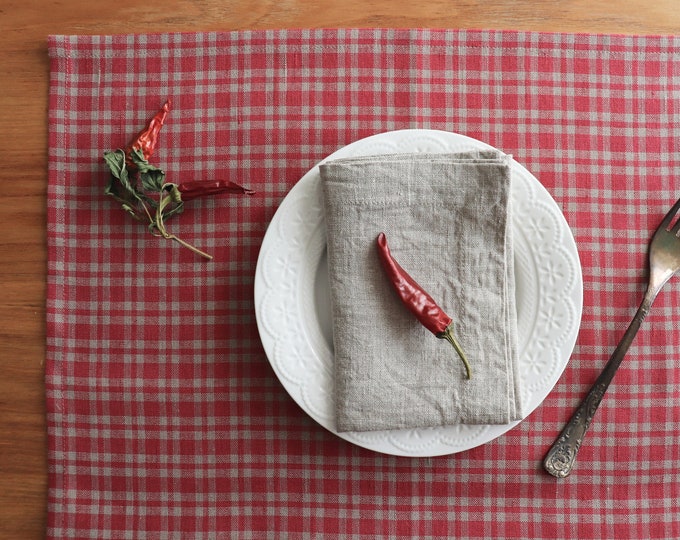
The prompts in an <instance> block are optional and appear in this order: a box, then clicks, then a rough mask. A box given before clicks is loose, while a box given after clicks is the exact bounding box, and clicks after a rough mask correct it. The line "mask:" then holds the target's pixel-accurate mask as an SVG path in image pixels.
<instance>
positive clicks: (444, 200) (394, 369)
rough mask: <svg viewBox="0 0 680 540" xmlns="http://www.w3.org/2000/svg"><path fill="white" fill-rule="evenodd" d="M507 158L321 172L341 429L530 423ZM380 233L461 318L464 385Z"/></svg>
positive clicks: (459, 366)
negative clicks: (390, 264)
mask: <svg viewBox="0 0 680 540" xmlns="http://www.w3.org/2000/svg"><path fill="white" fill-rule="evenodd" d="M510 161H511V158H510V156H506V155H504V154H502V153H500V152H492V151H487V152H479V151H477V152H459V153H456V154H439V155H433V154H400V155H383V156H375V155H374V156H364V157H360V158H345V159H339V160H331V161H327V162H325V163H324V164H322V165H321V166H320V175H321V181H322V184H323V193H324V206H325V218H326V236H327V246H328V247H327V249H328V272H329V281H330V298H331V305H332V310H331V313H332V320H333V343H334V347H333V349H334V372H335V377H334V378H335V381H334V382H335V388H334V390H335V391H334V396H335V410H336V418H335V420H336V427H337V430H338V431H340V432H343V431H371V430H381V429H403V428H423V427H437V426H451V425H458V424H466V425H468V424H473V425H474V424H485V425H486V424H507V423H509V422H512V421H515V420H520V419H521V418H522V404H521V389H520V384H519V383H520V380H519V362H518V355H517V317H516V313H517V310H516V306H515V273H514V252H513V249H512V226H511V224H512V208H511V207H512V205H511V204H510V203H511V201H510V190H511V180H512V175H511V173H510ZM381 232H382V233H385V234H386V235H387V238H388V239H389V240H388V241H389V245H391V246H392V248H391V251H392V254H393V256H395V257H396V260H397V262H399V261H401V262H399V264H400V265H404V268H405V269H406V271H407V272H408V273H409V275H412V276H413V277H414V278H415V279H416V281H417V282H418V283H419V284H420V285H421V286H423V288H424V290H426V291H430V292H432V293H433V294H436V296H437V297H438V301H437V300H435V301H436V302H437V303H438V304H439V305H440V307H441V308H442V309H443V310H444V311H445V312H446V313H447V315H448V316H449V317H451V318H452V319H453V321H452V323H451V325H452V330H453V333H454V335H455V336H456V339H457V340H458V341H459V343H460V344H461V347H462V349H463V351H464V354H465V355H466V358H469V363H470V364H471V366H470V369H471V374H470V378H469V379H467V375H468V374H467V370H466V369H465V367H464V365H463V362H461V361H460V359H459V358H458V356H457V354H456V352H455V351H454V349H453V348H452V347H451V346H450V344H448V343H442V342H439V343H438V342H437V341H438V340H437V339H433V337H434V336H433V335H432V333H431V332H430V331H429V330H428V329H426V328H425V327H423V326H422V325H421V324H420V323H419V322H418V320H417V319H416V318H415V317H414V316H413V314H412V313H411V312H410V311H409V310H408V309H406V308H405V307H404V305H403V304H402V303H401V300H400V299H399V298H398V297H397V295H396V294H395V291H394V289H393V287H392V285H391V284H390V283H389V280H388V279H387V276H386V274H385V271H384V270H383V268H382V267H381V263H380V258H379V257H378V252H377V249H376V238H377V236H378V234H379V233H381ZM416 276H417V277H416Z"/></svg>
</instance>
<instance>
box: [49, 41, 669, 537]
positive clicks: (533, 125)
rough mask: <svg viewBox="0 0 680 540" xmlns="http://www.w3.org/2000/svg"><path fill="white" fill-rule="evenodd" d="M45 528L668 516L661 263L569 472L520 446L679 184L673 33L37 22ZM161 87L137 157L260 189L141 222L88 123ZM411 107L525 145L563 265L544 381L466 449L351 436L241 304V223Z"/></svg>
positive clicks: (438, 526)
mask: <svg viewBox="0 0 680 540" xmlns="http://www.w3.org/2000/svg"><path fill="white" fill-rule="evenodd" d="M50 55H51V62H52V63H51V86H50V111H49V120H50V139H49V196H48V242H49V244H48V245H49V276H48V280H49V282H48V303H47V313H48V321H47V322H48V344H47V345H48V349H47V354H48V356H47V367H46V378H47V380H46V385H47V406H48V428H49V520H48V536H49V537H52V538H66V537H69V538H133V539H137V538H221V537H224V538H231V537H239V538H250V537H252V538H265V537H269V538H312V537H326V538H333V537H339V536H354V537H361V538H367V539H368V538H370V539H373V538H378V537H402V538H411V537H420V538H435V537H447V536H448V537H459V538H488V537H501V538H533V537H540V538H557V537H559V538H672V537H675V538H678V537H680V503H679V502H678V501H679V500H680V468H679V467H678V463H679V462H680V450H678V433H679V431H680V370H679V369H677V368H678V356H679V355H680V353H678V350H680V330H679V329H678V321H680V315H679V313H678V309H677V306H678V305H680V285H679V284H678V282H677V280H675V281H671V283H670V284H669V285H668V286H667V287H666V289H665V290H664V292H663V293H662V295H661V296H660V297H659V299H658V300H657V303H656V305H655V307H654V308H653V310H652V312H651V313H650V315H649V317H648V318H647V320H646V322H645V324H644V326H643V330H642V331H641V333H640V334H639V335H638V337H637V339H636V341H635V342H634V344H633V346H632V347H631V349H630V352H629V356H628V358H627V359H626V360H625V361H624V364H623V366H622V368H621V370H620V372H619V373H618V375H617V377H616V380H615V382H614V385H613V386H612V387H611V388H610V391H609V393H608V394H607V396H606V398H605V400H604V402H603V405H602V407H601V409H600V411H599V412H598V413H597V416H596V419H595V422H594V424H593V425H592V427H591V429H590V432H589V434H588V437H587V439H586V442H585V444H584V446H583V447H582V449H581V451H580V454H579V457H578V462H577V466H576V469H575V471H574V472H573V473H572V475H571V476H570V477H569V478H567V479H565V480H556V479H555V478H553V477H551V476H549V475H547V474H545V473H544V472H543V470H542V467H541V460H542V458H543V455H544V454H545V452H546V450H547V449H548V447H549V446H550V445H551V444H552V442H553V440H554V438H555V436H556V435H557V434H558V432H559V430H560V429H561V427H562V425H563V424H564V422H565V421H566V420H567V418H568V416H569V415H570V414H571V411H572V410H573V408H574V407H575V406H576V404H577V403H578V401H579V399H580V397H581V396H582V395H583V394H584V393H585V391H586V390H587V388H588V387H589V386H590V384H591V383H592V382H593V380H594V378H595V376H596V374H597V373H598V372H599V370H600V369H601V367H602V366H603V365H604V363H605V361H606V359H607V358H608V356H609V354H610V353H611V352H612V350H613V348H614V346H615V344H616V342H617V341H618V339H619V338H620V336H621V335H622V333H623V330H624V329H625V326H626V325H627V324H628V322H629V320H630V318H631V317H632V315H633V313H634V311H635V308H636V307H637V304H638V303H639V301H640V300H641V297H642V293H643V290H644V286H645V272H644V268H645V264H646V249H647V241H648V239H649V237H650V234H651V233H652V231H653V230H654V228H655V227H656V225H657V224H658V222H659V220H660V218H661V216H662V215H663V214H664V213H665V212H666V210H667V208H668V207H669V206H670V205H671V203H672V202H673V201H674V200H675V199H676V198H677V197H678V196H679V195H680V183H679V182H678V179H679V178H680V121H679V119H680V39H678V38H664V37H623V36H604V35H602V36H594V35H571V34H541V33H521V32H509V31H508V32H505V31H504V32H492V31H434V30H368V29H367V30H318V31H317V30H314V31H304V30H302V31H301V30H295V31H267V32H236V33H201V34H162V35H134V36H132V35H129V36H75V37H74V36H69V37H64V36H55V37H52V38H51V39H50ZM166 98H172V99H173V108H172V112H171V113H170V116H169V118H168V120H167V122H166V125H165V126H164V127H163V130H162V132H161V140H160V146H159V149H158V150H157V152H156V154H155V155H154V157H153V158H152V162H153V163H154V164H157V165H158V166H160V167H162V168H164V169H165V170H166V172H167V175H168V178H169V179H170V180H174V179H177V180H179V179H183V180H191V179H197V178H218V177H220V178H228V179H230V180H233V181H236V182H238V183H240V184H244V185H247V186H249V187H251V188H253V189H255V190H256V191H257V194H256V195H254V196H252V197H237V196H221V197H217V198H213V199H208V200H201V201H195V202H193V203H192V204H191V205H190V207H188V209H187V210H186V211H185V212H184V214H182V215H181V216H179V217H177V218H173V221H171V222H169V223H168V226H169V228H170V229H172V230H173V231H174V232H178V233H181V234H182V236H183V238H184V239H185V240H187V241H189V242H191V243H193V244H195V245H197V246H198V247H200V248H202V249H205V250H206V251H208V252H210V253H211V254H212V255H214V257H215V259H214V260H213V261H212V262H205V261H203V260H201V259H199V258H197V257H196V256H195V255H193V254H192V253H190V252H189V251H188V250H186V249H184V248H181V247H180V246H178V245H177V244H175V243H171V242H168V241H164V240H161V239H159V238H157V237H154V236H152V235H151V234H149V233H148V232H147V231H146V230H145V226H144V225H143V224H140V223H138V222H135V221H133V220H132V219H131V218H130V217H129V216H128V215H127V214H125V213H124V212H123V211H122V210H121V209H120V207H118V206H117V205H116V204H114V202H113V201H112V200H111V199H110V198H108V197H106V196H105V195H104V193H103V189H104V185H105V184H106V178H107V174H106V171H105V167H104V164H103V160H102V153H103V151H104V150H109V149H114V148H117V147H119V146H122V145H124V144H125V143H126V142H127V140H128V138H129V137H130V135H132V134H134V133H135V132H136V131H138V130H139V129H140V128H141V127H142V126H143V125H144V123H145V122H146V120H147V119H148V118H149V117H150V116H151V115H152V114H153V113H154V112H155V111H156V110H157V108H158V107H159V106H160V105H161V104H162V103H163V102H164V101H165V99H166ZM401 128H433V129H440V130H447V131H454V132H457V133H462V134H465V135H469V136H471V137H474V138H477V139H480V140H482V141H484V142H487V143H489V144H491V145H493V146H495V147H497V148H499V149H501V150H503V151H504V152H506V153H509V154H513V155H514V156H515V158H516V159H517V160H518V161H519V162H520V163H522V164H523V165H525V166H526V167H527V168H528V169H529V170H530V171H531V172H532V173H533V174H534V175H535V176H536V177H537V178H538V179H539V180H540V181H541V182H542V183H543V185H545V186H546V188H547V189H548V190H549V191H550V193H551V194H552V195H553V197H554V198H555V200H556V201H557V203H558V204H559V205H560V206H561V208H562V209H563V211H564V214H565V217H566V219H567V221H568V222H569V224H570V225H571V227H572V230H573V232H574V236H575V238H576V242H577V245H578V248H579V252H580V256H581V262H582V265H583V276H584V313H583V321H582V327H581V331H580V334H579V338H578V342H577V345H576V349H575V351H574V355H573V357H572V360H571V363H570V364H569V366H568V368H567V370H566V371H565V373H564V375H563V376H562V377H561V379H560V381H559V382H558V384H557V386H556V387H555V389H554V390H553V392H552V393H551V394H550V395H549V396H548V398H547V399H546V400H545V402H544V403H543V405H542V406H540V407H539V408H538V409H537V410H536V411H535V412H534V413H533V414H531V415H530V416H529V418H528V419H527V420H525V421H524V422H523V423H522V424H520V425H519V426H518V427H517V428H515V429H513V430H511V431H510V432H508V433H507V434H505V435H503V436H501V437H500V438H498V439H496V440H494V441H492V442H490V443H488V444H486V445H484V446H481V447H478V448H475V449H473V450H470V451H467V452H463V453H460V454H455V455H452V456H444V457H436V458H405V457H395V456H389V455H383V454H378V453H374V452H372V451H370V450H366V449H363V448H360V447H357V446H355V445H352V444H350V443H348V442H345V441H343V440H341V439H340V438H338V437H336V436H334V435H333V434H331V433H329V432H327V431H326V430H324V429H323V428H321V427H320V426H319V425H318V424H316V423H315V422H314V421H313V420H311V419H310V418H309V417H308V416H307V415H306V414H305V413H304V412H303V411H302V410H301V409H300V408H299V407H298V406H297V405H296V404H295V403H294V402H293V400H292V399H291V398H290V397H289V396H288V394H287V393H286V392H285V390H284V389H283V387H282V386H281V384H280V383H279V382H278V380H277V379H276V377H275V375H274V372H273V371H272V369H271V367H270V365H269V363H268V361H267V358H266V356H265V354H264V352H263V349H262V346H261V344H260V340H259V337H258V332H257V328H256V323H255V314H254V306H253V280H254V272H255V263H256V259H257V255H258V250H259V247H260V244H261V241H262V238H263V236H264V234H265V230H266V228H267V224H268V223H269V221H270V220H271V218H272V216H273V214H274V212H275V210H276V208H277V206H278V204H279V203H280V202H281V200H282V199H283V197H284V196H285V195H286V193H287V192H288V191H289V189H290V188H291V187H292V186H293V185H294V184H295V182H296V181H297V180H298V179H299V178H300V177H301V176H302V175H303V174H304V173H305V172H306V171H307V170H308V169H309V168H310V167H312V166H313V165H314V164H315V163H316V162H317V161H318V160H320V159H321V158H323V157H325V156H326V155H328V154H330V153H331V152H333V151H334V150H336V149H338V148H340V147H341V146H343V145H345V144H348V143H350V142H352V141H354V140H357V139H359V138H362V137H365V136H368V135H372V134H375V133H378V132H382V131H388V130H395V129H401Z"/></svg>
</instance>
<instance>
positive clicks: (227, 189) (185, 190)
mask: <svg viewBox="0 0 680 540" xmlns="http://www.w3.org/2000/svg"><path fill="white" fill-rule="evenodd" d="M176 185H177V189H178V190H179V192H180V194H181V196H182V200H183V201H190V200H191V199H195V198H197V197H203V196H205V195H218V194H220V193H243V194H245V195H252V194H253V193H255V192H254V191H253V190H252V189H248V188H244V187H243V186H239V185H238V184H235V183H234V182H231V181H229V180H196V181H194V182H182V183H180V184H176Z"/></svg>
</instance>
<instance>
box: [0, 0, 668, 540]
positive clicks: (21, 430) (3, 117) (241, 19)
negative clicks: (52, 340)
mask: <svg viewBox="0 0 680 540" xmlns="http://www.w3.org/2000/svg"><path fill="white" fill-rule="evenodd" d="M375 26H380V27H429V28H475V29H479V28H493V29H520V30H542V31H560V32H595V33H621V34H680V10H679V9H677V0H656V1H655V2H648V0H627V1H625V2H621V1H620V0H600V1H598V0H571V1H569V2H565V1H558V0H543V1H539V0H535V1H529V0H484V1H480V0H462V1H444V0H429V1H426V2H414V1H412V0H411V1H404V0H371V1H366V0H314V1H309V0H307V1H305V0H271V1H270V0H233V1H229V0H203V1H198V0H195V1H189V0H164V1H163V2H160V1H157V0H153V1H140V0H117V1H116V2H114V3H112V4H103V3H99V2H92V1H91V0H64V1H56V0H55V1H51V0H50V1H47V0H34V1H32V2H26V1H25V0H23V1H12V0H0V133H1V134H2V135H1V137H2V144H1V145H0V164H1V166H2V168H1V170H0V178H1V179H0V204H1V205H2V207H1V211H0V285H1V286H2V294H0V366H1V368H2V376H0V539H5V538H7V539H15V538H16V539H31V538H42V537H44V536H45V525H46V495H47V465H46V447H47V434H46V427H45V425H46V424H45V397H44V382H43V380H44V364H45V289H46V287H45V277H46V241H45V237H46V235H45V221H46V218H45V209H46V190H47V107H48V99H47V95H48V76H49V73H48V57H47V36H48V35H50V34H114V33H115V34H119V33H131V32H134V33H137V32H151V31H199V30H238V29H264V28H321V27H375Z"/></svg>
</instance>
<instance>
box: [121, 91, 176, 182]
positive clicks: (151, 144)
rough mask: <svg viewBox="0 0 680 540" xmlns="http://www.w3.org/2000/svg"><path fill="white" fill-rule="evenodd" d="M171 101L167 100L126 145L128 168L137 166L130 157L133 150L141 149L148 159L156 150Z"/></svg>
mask: <svg viewBox="0 0 680 540" xmlns="http://www.w3.org/2000/svg"><path fill="white" fill-rule="evenodd" d="M171 103H172V102H171V101H170V100H167V101H166V102H165V104H164V105H163V107H161V109H160V110H159V111H158V112H157V113H156V114H155V115H154V117H153V118H152V119H151V120H149V123H148V124H147V125H146V127H145V128H144V129H143V130H142V131H140V132H139V133H138V134H137V136H136V137H135V138H134V139H133V140H132V142H130V144H129V145H128V146H126V147H125V155H126V164H127V166H128V168H130V169H132V170H134V169H136V166H135V165H134V163H133V162H132V158H131V157H130V153H131V152H132V151H133V150H140V151H141V152H142V154H144V159H146V160H147V161H148V160H149V158H150V157H151V155H152V154H153V153H154V150H156V144H157V143H158V133H159V132H160V130H161V127H163V122H165V118H166V117H167V116H168V112H169V111H170V104H171Z"/></svg>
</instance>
